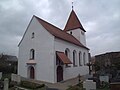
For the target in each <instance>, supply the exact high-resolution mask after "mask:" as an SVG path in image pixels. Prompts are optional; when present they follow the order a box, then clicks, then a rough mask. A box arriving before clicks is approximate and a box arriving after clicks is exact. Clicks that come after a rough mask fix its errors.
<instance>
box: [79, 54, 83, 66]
mask: <svg viewBox="0 0 120 90" xmlns="http://www.w3.org/2000/svg"><path fill="white" fill-rule="evenodd" d="M81 56H82V55H81V52H79V66H82V64H81V60H82V57H81Z"/></svg>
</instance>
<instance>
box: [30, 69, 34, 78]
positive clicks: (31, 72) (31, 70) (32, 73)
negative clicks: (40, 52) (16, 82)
mask: <svg viewBox="0 0 120 90" xmlns="http://www.w3.org/2000/svg"><path fill="white" fill-rule="evenodd" d="M34 78H35V70H34V68H33V67H30V79H34Z"/></svg>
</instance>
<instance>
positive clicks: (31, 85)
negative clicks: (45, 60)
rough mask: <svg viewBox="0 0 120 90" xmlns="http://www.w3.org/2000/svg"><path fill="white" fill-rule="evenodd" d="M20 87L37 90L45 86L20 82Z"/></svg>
mask: <svg viewBox="0 0 120 90" xmlns="http://www.w3.org/2000/svg"><path fill="white" fill-rule="evenodd" d="M20 86H22V87H25V88H29V89H38V88H42V87H44V86H45V85H44V84H37V83H33V82H29V81H21V85H20Z"/></svg>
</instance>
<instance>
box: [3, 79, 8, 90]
mask: <svg viewBox="0 0 120 90" xmlns="http://www.w3.org/2000/svg"><path fill="white" fill-rule="evenodd" d="M8 83H9V80H8V78H5V79H4V89H3V90H8V86H9V85H8Z"/></svg>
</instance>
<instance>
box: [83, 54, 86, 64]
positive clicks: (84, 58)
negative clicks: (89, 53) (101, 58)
mask: <svg viewBox="0 0 120 90" xmlns="http://www.w3.org/2000/svg"><path fill="white" fill-rule="evenodd" d="M85 59H86V58H85V53H83V63H84V65H85V64H86V62H85Z"/></svg>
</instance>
